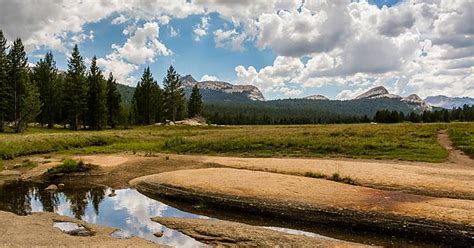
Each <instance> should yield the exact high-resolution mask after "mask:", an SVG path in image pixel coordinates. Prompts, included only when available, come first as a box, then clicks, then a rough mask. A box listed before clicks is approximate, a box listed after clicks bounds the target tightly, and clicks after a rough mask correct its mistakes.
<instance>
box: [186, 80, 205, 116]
mask: <svg viewBox="0 0 474 248" xmlns="http://www.w3.org/2000/svg"><path fill="white" fill-rule="evenodd" d="M201 112H202V96H201V93H200V92H199V88H198V86H197V84H195V85H194V87H193V90H192V92H191V96H190V97H189V101H188V117H190V118H192V117H195V116H198V115H201Z"/></svg>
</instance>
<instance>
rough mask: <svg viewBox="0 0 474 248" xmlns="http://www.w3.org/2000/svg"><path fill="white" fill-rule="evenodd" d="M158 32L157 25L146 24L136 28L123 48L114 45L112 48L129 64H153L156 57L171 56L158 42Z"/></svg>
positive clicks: (152, 23) (169, 51)
mask: <svg viewBox="0 0 474 248" xmlns="http://www.w3.org/2000/svg"><path fill="white" fill-rule="evenodd" d="M159 30H160V28H159V26H158V23H156V22H147V23H145V24H143V27H139V28H137V30H135V32H134V34H133V35H132V36H130V37H129V38H128V39H127V42H125V44H124V45H123V46H121V47H120V46H117V45H115V44H114V45H112V48H113V49H115V50H116V51H117V52H118V54H119V55H120V57H121V58H123V59H125V60H127V61H129V62H131V63H134V64H144V63H146V62H154V58H155V57H156V56H158V55H162V56H169V55H171V54H172V51H171V50H169V49H168V48H167V47H166V46H165V45H164V44H163V43H162V42H161V41H160V40H159Z"/></svg>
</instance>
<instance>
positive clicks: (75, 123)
mask: <svg viewBox="0 0 474 248" xmlns="http://www.w3.org/2000/svg"><path fill="white" fill-rule="evenodd" d="M73 129H74V131H77V130H78V129H79V115H78V114H76V115H75V116H74V127H73Z"/></svg>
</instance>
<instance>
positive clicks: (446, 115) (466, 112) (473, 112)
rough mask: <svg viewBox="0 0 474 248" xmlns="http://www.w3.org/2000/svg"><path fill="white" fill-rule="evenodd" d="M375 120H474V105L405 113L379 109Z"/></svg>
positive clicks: (426, 121)
mask: <svg viewBox="0 0 474 248" xmlns="http://www.w3.org/2000/svg"><path fill="white" fill-rule="evenodd" d="M373 121H375V122H380V123H399V122H405V121H409V122H413V123H420V122H424V123H428V122H451V121H469V122H471V121H474V106H469V105H464V106H462V107H459V108H453V109H451V110H448V109H442V110H435V111H424V112H422V113H415V112H410V113H409V114H404V113H403V112H398V111H389V110H379V111H377V113H376V114H375V116H374V118H373Z"/></svg>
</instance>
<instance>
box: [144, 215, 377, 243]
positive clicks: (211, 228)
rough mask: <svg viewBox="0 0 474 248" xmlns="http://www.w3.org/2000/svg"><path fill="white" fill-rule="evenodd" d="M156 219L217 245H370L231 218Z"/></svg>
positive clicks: (169, 226)
mask: <svg viewBox="0 0 474 248" xmlns="http://www.w3.org/2000/svg"><path fill="white" fill-rule="evenodd" d="M152 220H153V221H156V222H158V223H160V224H162V225H164V226H166V227H168V228H172V229H175V230H178V231H180V232H182V233H184V234H186V235H188V236H191V237H193V238H195V239H196V240H198V241H201V242H204V243H206V244H209V245H212V246H217V247H229V246H230V247H281V246H282V245H283V246H284V247H341V248H342V247H369V246H368V245H362V244H356V243H350V242H344V241H339V240H334V239H328V238H326V237H307V236H303V235H295V234H287V233H283V232H278V231H274V230H271V229H267V228H262V227H256V226H250V225H246V224H240V223H236V222H229V221H215V220H204V219H186V218H162V217H155V218H153V219H152Z"/></svg>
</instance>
